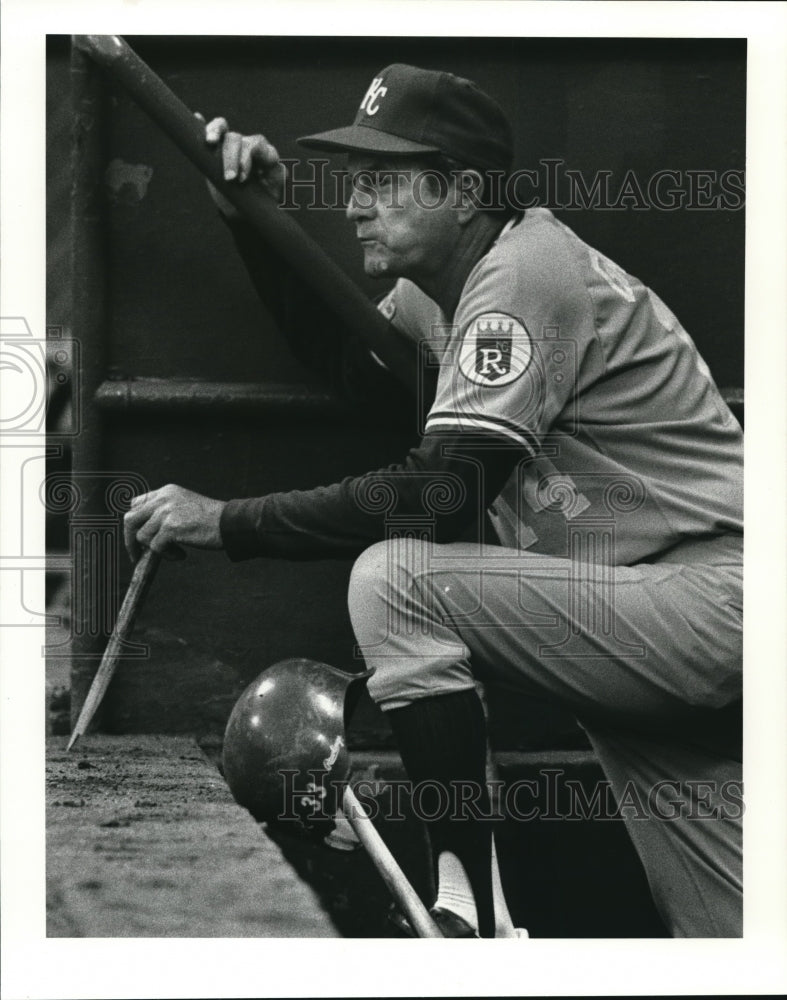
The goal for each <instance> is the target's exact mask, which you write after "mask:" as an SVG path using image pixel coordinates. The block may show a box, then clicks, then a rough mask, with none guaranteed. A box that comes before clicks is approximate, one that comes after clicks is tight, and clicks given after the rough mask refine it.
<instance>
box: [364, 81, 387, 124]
mask: <svg viewBox="0 0 787 1000" xmlns="http://www.w3.org/2000/svg"><path fill="white" fill-rule="evenodd" d="M387 93H388V88H387V87H384V86H383V77H381V76H376V77H375V78H374V79H373V80H372V82H371V84H370V85H369V89H368V90H367V91H366V93H365V95H364V98H363V100H362V101H361V111H365V112H366V114H367V115H376V114H377V112H378V111H379V110H380V103H379V102H380V99H381V98H383V97H385V95H386V94H387Z"/></svg>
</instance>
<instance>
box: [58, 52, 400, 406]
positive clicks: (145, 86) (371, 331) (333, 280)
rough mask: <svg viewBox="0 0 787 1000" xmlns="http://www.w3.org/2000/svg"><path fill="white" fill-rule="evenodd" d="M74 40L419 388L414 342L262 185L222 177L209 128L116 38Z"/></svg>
mask: <svg viewBox="0 0 787 1000" xmlns="http://www.w3.org/2000/svg"><path fill="white" fill-rule="evenodd" d="M73 43H74V45H75V46H76V47H77V48H78V49H79V50H80V51H82V52H84V53H86V54H87V55H88V56H90V58H91V59H93V60H94V61H95V62H96V63H98V64H99V65H100V66H101V67H102V68H103V69H104V70H106V71H107V72H108V73H109V74H110V76H111V77H112V78H113V79H114V80H115V81H117V82H118V83H119V84H121V85H122V86H123V88H124V89H125V90H126V91H128V93H129V94H130V95H131V97H133V99H134V100H135V101H136V102H137V104H139V106H140V107H141V108H142V109H143V110H144V111H145V112H147V114H148V115H149V116H150V117H151V118H152V119H153V121H154V122H156V124H157V125H159V126H160V127H161V128H162V129H163V130H164V132H165V133H166V134H167V135H168V136H169V138H170V139H172V141H173V142H174V143H175V145H177V146H178V147H179V148H180V150H181V151H182V152H183V153H185V155H186V156H187V157H188V158H189V159H190V160H191V162H192V163H193V164H194V165H195V166H196V167H197V169H198V170H200V171H201V172H202V173H203V174H204V175H205V177H207V179H208V180H209V181H210V182H211V184H213V185H214V187H216V188H217V189H218V190H219V191H221V193H222V194H223V195H224V196H225V197H226V198H227V200H228V201H230V202H231V203H232V205H233V206H234V207H235V208H236V209H238V211H239V212H241V213H242V214H243V215H244V216H245V217H246V219H247V220H248V222H249V223H250V225H251V226H252V227H253V228H254V229H255V230H256V231H257V232H258V233H259V234H260V236H261V237H262V238H263V239H264V240H265V242H266V243H268V244H269V245H270V246H271V247H272V248H273V249H274V250H275V251H276V252H277V253H278V254H279V255H280V256H281V257H282V258H283V259H284V260H285V261H286V262H287V264H289V266H290V267H291V268H292V269H293V270H294V271H295V272H296V273H297V274H298V275H299V276H301V277H302V278H303V280H304V282H305V283H306V284H308V285H310V286H311V288H312V289H313V290H314V291H315V292H316V293H317V294H318V295H319V296H320V297H321V298H322V300H323V301H324V302H325V303H326V305H328V306H329V307H330V308H331V309H332V310H333V311H334V312H335V313H336V314H337V316H339V318H340V319H341V320H342V321H343V322H344V324H345V325H346V327H347V329H348V331H349V332H352V333H355V334H356V335H357V336H359V337H360V338H361V339H362V340H363V341H364V342H365V343H366V344H368V346H369V347H370V348H371V350H373V351H374V353H375V354H376V355H377V356H378V357H379V358H380V359H381V360H382V361H383V362H384V363H385V365H386V366H387V367H388V369H389V370H390V371H391V372H392V373H393V374H394V375H395V376H396V377H397V378H398V379H399V380H400V381H401V382H402V384H403V385H404V386H405V387H406V388H407V389H408V390H410V391H411V392H415V387H416V385H417V352H416V348H415V346H414V345H413V344H412V343H411V342H410V341H409V340H408V339H407V338H406V337H405V336H404V335H403V334H402V333H401V331H399V330H398V329H397V328H396V327H395V326H393V324H391V323H389V321H388V320H387V319H385V317H384V316H383V315H382V314H381V313H380V312H379V310H378V309H377V308H376V307H375V306H374V305H373V303H372V302H370V301H369V299H367V297H366V296H365V295H364V293H363V292H362V291H361V289H360V288H359V287H358V286H357V285H356V284H355V283H354V282H353V281H352V280H351V279H350V278H348V277H347V275H346V274H345V273H344V271H342V269H341V268H340V267H339V266H338V265H337V264H336V263H334V261H332V260H331V258H330V257H329V256H328V255H327V254H326V253H325V252H324V251H323V250H322V248H321V247H320V246H319V245H318V244H317V243H315V242H314V240H312V239H311V238H310V237H309V236H307V234H306V233H305V232H304V231H303V229H301V227H300V226H299V225H298V224H297V223H296V222H295V221H294V220H293V219H292V218H291V217H290V215H289V214H288V213H287V212H286V211H283V210H282V209H280V208H279V207H278V205H277V204H276V202H275V200H274V199H273V197H272V196H271V195H270V194H269V193H268V192H267V191H266V190H265V189H264V188H263V187H262V186H260V185H258V184H244V185H239V184H237V183H233V182H230V181H226V180H225V179H224V172H223V169H222V159H221V151H220V150H218V149H211V148H210V147H208V146H207V145H206V143H205V126H204V125H203V124H201V123H200V122H199V121H198V120H197V119H196V118H195V117H194V115H193V114H192V112H191V111H189V109H188V108H187V107H186V105H185V104H184V103H183V102H182V101H181V100H180V98H178V97H176V95H175V94H174V93H173V92H172V91H171V90H170V89H169V87H167V85H166V84H165V83H164V81H163V80H161V79H160V77H158V76H157V75H156V74H155V73H154V72H153V71H152V70H151V68H150V67H149V66H148V65H147V64H146V63H145V62H143V60H142V59H140V58H139V56H138V55H137V54H136V53H135V52H134V51H133V49H131V47H130V46H129V45H128V44H127V43H126V42H125V41H124V40H123V39H122V38H121V37H120V36H118V35H74V36H73Z"/></svg>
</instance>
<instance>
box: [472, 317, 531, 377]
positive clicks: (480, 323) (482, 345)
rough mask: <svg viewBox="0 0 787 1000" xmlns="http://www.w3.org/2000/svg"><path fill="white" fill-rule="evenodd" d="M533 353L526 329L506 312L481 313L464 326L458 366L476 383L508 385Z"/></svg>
mask: <svg viewBox="0 0 787 1000" xmlns="http://www.w3.org/2000/svg"><path fill="white" fill-rule="evenodd" d="M532 356H533V351H532V345H531V343H530V337H529V335H528V332H527V330H526V329H525V327H524V326H523V325H522V323H520V322H519V320H517V319H514V317H513V316H509V315H507V314H506V313H498V312H494V313H484V314H483V315H482V316H478V317H477V318H476V319H474V320H473V322H472V323H471V324H470V326H469V327H468V329H467V333H466V334H465V337H464V340H463V341H462V347H461V350H460V354H459V368H460V370H461V372H462V374H463V375H464V376H465V378H466V379H469V381H470V382H475V383H476V385H489V386H491V385H508V384H509V383H510V382H514V381H515V380H516V379H518V378H519V376H520V375H522V374H523V373H524V371H525V370H526V369H527V366H528V365H529V364H530V360H531V358H532Z"/></svg>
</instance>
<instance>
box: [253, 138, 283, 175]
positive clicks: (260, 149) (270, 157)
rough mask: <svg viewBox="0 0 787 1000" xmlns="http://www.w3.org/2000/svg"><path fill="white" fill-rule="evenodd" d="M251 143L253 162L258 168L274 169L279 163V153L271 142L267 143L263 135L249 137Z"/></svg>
mask: <svg viewBox="0 0 787 1000" xmlns="http://www.w3.org/2000/svg"><path fill="white" fill-rule="evenodd" d="M251 139H252V142H253V155H254V160H255V162H256V163H257V165H258V166H260V167H263V168H266V167H275V166H276V164H277V163H278V162H279V151H278V149H276V147H275V146H274V145H273V143H272V142H268V140H267V139H266V138H265V136H264V135H255V136H252V137H251Z"/></svg>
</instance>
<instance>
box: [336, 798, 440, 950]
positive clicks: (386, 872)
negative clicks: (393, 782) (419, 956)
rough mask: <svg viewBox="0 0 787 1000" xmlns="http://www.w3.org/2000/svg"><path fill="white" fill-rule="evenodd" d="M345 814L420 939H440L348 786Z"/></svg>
mask: <svg viewBox="0 0 787 1000" xmlns="http://www.w3.org/2000/svg"><path fill="white" fill-rule="evenodd" d="M342 812H343V813H344V815H345V816H346V817H347V821H348V822H349V824H350V825H351V826H352V828H353V830H355V833H356V834H357V836H358V839H359V840H360V842H361V843H362V844H363V846H364V847H365V848H366V851H367V853H368V855H369V857H370V858H371V859H372V862H373V864H374V866H375V868H376V869H377V871H378V872H379V873H380V875H381V876H382V879H383V881H384V882H385V884H386V885H387V886H388V889H389V890H390V892H391V895H392V896H393V897H394V899H395V900H396V902H397V903H398V904H399V905H400V906H401V908H402V910H404V913H405V915H406V917H407V919H408V920H409V921H410V925H411V926H412V928H413V930H414V931H415V933H416V936H417V937H419V938H441V937H442V936H443V935H442V934H441V933H440V928H439V927H438V926H437V924H436V923H435V922H434V920H433V919H432V917H431V916H430V914H429V911H428V910H427V908H426V907H425V906H424V904H423V903H422V902H421V899H420V897H419V895H418V893H417V892H416V891H415V889H413V887H412V886H411V885H410V883H409V882H408V880H407V877H406V875H405V874H404V872H403V871H402V869H401V868H400V867H399V864H398V863H397V861H396V858H394V856H393V854H391V852H390V851H389V850H388V848H387V847H386V845H385V841H384V840H383V839H382V837H381V836H380V834H379V833H378V832H377V830H375V828H374V824H373V823H372V821H371V819H370V818H369V815H368V813H367V812H366V810H365V809H364V808H363V806H362V805H361V803H360V802H359V801H358V799H357V798H356V796H355V792H353V790H352V788H350V786H349V785H348V786H347V787H346V789H345V791H344V799H343V801H342Z"/></svg>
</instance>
